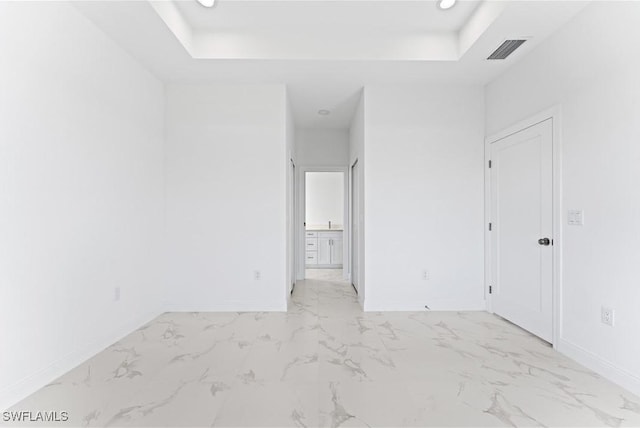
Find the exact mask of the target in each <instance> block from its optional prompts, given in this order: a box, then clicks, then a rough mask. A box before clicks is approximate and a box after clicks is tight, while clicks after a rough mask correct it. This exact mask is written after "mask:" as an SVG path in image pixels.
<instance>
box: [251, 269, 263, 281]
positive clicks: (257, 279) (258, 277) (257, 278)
mask: <svg viewBox="0 0 640 428" xmlns="http://www.w3.org/2000/svg"><path fill="white" fill-rule="evenodd" d="M260 278H262V274H261V273H260V271H259V270H254V271H253V279H255V280H256V281H259V280H260Z"/></svg>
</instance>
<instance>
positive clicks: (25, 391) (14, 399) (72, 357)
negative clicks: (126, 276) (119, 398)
mask: <svg viewBox="0 0 640 428" xmlns="http://www.w3.org/2000/svg"><path fill="white" fill-rule="evenodd" d="M161 313H162V312H160V311H153V312H147V313H146V314H145V315H144V316H141V317H137V318H135V319H134V320H132V321H130V322H128V323H125V324H122V325H121V326H120V327H119V328H118V329H117V330H115V331H113V332H111V333H108V334H106V335H105V336H104V337H102V338H100V339H98V340H94V341H92V342H91V343H89V344H88V345H86V346H82V347H79V348H78V349H76V350H74V351H71V352H70V353H68V354H66V355H65V356H63V357H61V358H59V359H57V360H55V361H53V362H52V363H51V364H49V365H48V366H46V367H44V368H42V369H40V370H38V371H36V372H35V373H33V374H31V375H28V376H25V377H24V378H22V379H20V380H19V381H17V382H15V383H13V384H12V385H10V386H8V387H6V388H2V389H0V409H1V410H2V411H5V410H6V409H8V408H10V407H11V406H13V405H15V404H16V403H19V402H20V401H22V400H24V399H25V398H26V397H28V396H29V395H31V394H33V393H34V392H36V391H37V390H39V389H40V388H42V387H43V386H45V385H47V384H49V383H51V382H53V381H54V380H56V379H57V378H59V377H60V376H62V375H63V374H65V373H67V372H68V371H70V370H72V369H73V368H75V367H77V366H79V365H80V364H82V363H84V362H85V361H87V360H88V359H90V358H91V357H93V356H94V355H96V354H97V353H99V352H101V351H102V350H104V349H105V348H107V347H109V346H111V345H113V344H114V343H116V342H117V341H118V340H121V339H122V338H123V337H125V336H127V335H128V334H130V333H131V332H133V331H135V330H136V329H138V328H140V327H141V326H143V325H145V324H147V323H148V322H149V321H151V320H153V319H154V318H156V317H157V316H159V315H160V314H161Z"/></svg>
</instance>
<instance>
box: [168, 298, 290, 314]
mask: <svg viewBox="0 0 640 428" xmlns="http://www.w3.org/2000/svg"><path fill="white" fill-rule="evenodd" d="M286 311H287V301H286V299H283V300H281V301H277V302H263V301H251V300H248V301H247V300H227V301H221V302H215V303H206V304H202V303H196V304H188V303H165V305H164V310H163V312H286Z"/></svg>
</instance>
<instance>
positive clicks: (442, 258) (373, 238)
mask: <svg viewBox="0 0 640 428" xmlns="http://www.w3.org/2000/svg"><path fill="white" fill-rule="evenodd" d="M483 102H484V101H483V88H482V87H480V86H446V85H438V86H368V87H367V88H366V89H365V108H366V121H365V133H366V136H365V140H364V150H365V151H366V169H365V171H364V179H365V183H364V184H365V196H364V203H365V222H366V236H365V252H366V259H365V263H366V265H365V275H366V278H367V286H366V287H367V296H366V299H365V309H367V310H420V309H422V310H424V306H425V305H428V306H429V307H430V308H431V309H435V310H438V309H442V310H465V309H484V289H483V282H484V277H483V273H484V267H483V239H484V238H483V215H484V214H483V204H484V202H483V157H484V154H483V153H484V123H483V117H484V116H483ZM423 270H428V271H429V280H423Z"/></svg>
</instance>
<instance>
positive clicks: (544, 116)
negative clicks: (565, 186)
mask: <svg viewBox="0 0 640 428" xmlns="http://www.w3.org/2000/svg"><path fill="white" fill-rule="evenodd" d="M548 119H551V120H552V126H553V137H552V138H553V141H552V147H553V158H552V162H553V172H552V180H553V233H552V239H553V241H554V242H553V246H552V252H553V267H552V270H553V280H552V296H553V310H552V314H553V315H552V316H553V320H552V323H553V347H554V348H557V346H558V343H559V342H560V338H561V337H562V224H563V223H562V221H563V220H562V219H563V216H562V212H563V211H562V181H561V180H562V158H561V154H562V150H561V149H562V139H561V137H562V135H561V131H560V121H561V111H560V107H559V106H554V107H552V108H550V109H547V110H544V111H542V112H540V113H538V114H536V115H534V116H531V117H529V118H527V119H525V120H522V121H520V122H518V123H516V124H515V125H512V126H510V127H508V128H507V129H504V130H503V131H500V132H498V133H495V134H493V135H491V136H489V137H487V138H485V144H484V161H485V162H484V189H485V192H484V207H485V208H484V213H485V223H484V228H485V229H484V230H485V232H484V237H485V239H484V284H485V291H484V293H485V301H486V305H487V311H489V312H491V313H493V308H492V305H491V295H490V294H489V286H490V285H492V281H493V279H492V272H491V266H492V260H491V248H492V235H491V232H490V231H489V223H491V221H492V220H491V219H492V215H491V171H490V169H489V161H490V160H491V144H492V143H494V142H496V141H498V140H501V139H503V138H505V137H508V136H510V135H512V134H515V133H517V132H520V131H522V130H524V129H526V128H529V127H531V126H534V125H537V124H538V123H540V122H544V121H545V120H548Z"/></svg>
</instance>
